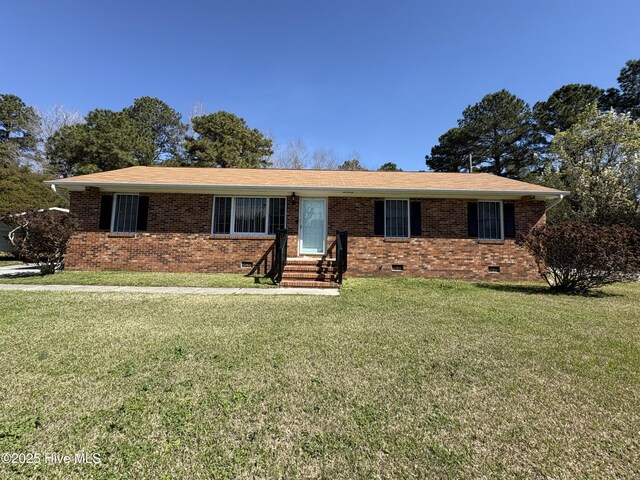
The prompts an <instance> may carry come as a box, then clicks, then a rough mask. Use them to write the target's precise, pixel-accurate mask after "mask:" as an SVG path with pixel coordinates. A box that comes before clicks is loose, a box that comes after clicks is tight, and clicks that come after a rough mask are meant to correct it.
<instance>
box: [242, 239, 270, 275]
mask: <svg viewBox="0 0 640 480" xmlns="http://www.w3.org/2000/svg"><path fill="white" fill-rule="evenodd" d="M275 251H276V242H273V243H272V244H271V246H270V247H269V248H268V249H267V251H266V252H264V254H263V255H262V257H260V260H258V261H257V262H256V264H255V265H254V266H253V268H252V269H251V271H250V272H249V273H247V275H246V276H247V277H251V276H258V275H260V274H264V276H265V277H273V270H274V268H275V256H276V254H275ZM269 256H271V263H269Z"/></svg>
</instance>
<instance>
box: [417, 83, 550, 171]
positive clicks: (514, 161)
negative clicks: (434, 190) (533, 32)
mask: <svg viewBox="0 0 640 480" xmlns="http://www.w3.org/2000/svg"><path fill="white" fill-rule="evenodd" d="M438 141H439V143H438V145H436V146H434V147H433V148H432V149H431V155H427V156H426V163H427V165H428V166H429V168H430V169H431V170H434V171H439V172H456V171H465V170H468V163H469V154H471V155H472V156H473V168H474V170H475V171H481V172H491V173H494V174H496V175H503V176H508V177H512V178H521V177H522V176H524V175H526V174H527V173H528V172H529V171H531V170H532V169H535V168H538V167H539V165H538V156H537V155H536V153H538V152H540V151H541V149H542V145H543V142H544V139H543V137H542V135H541V134H540V133H539V132H538V130H537V129H536V126H535V122H534V119H533V115H532V112H531V108H530V107H529V105H528V104H527V103H526V102H525V101H524V100H522V99H520V98H518V97H516V96H515V95H513V94H511V93H509V92H508V91H507V90H500V91H499V92H496V93H491V94H489V95H486V96H485V97H483V98H482V100H481V101H480V102H478V103H476V104H475V105H470V106H468V107H467V108H466V109H465V110H464V111H463V112H462V118H461V119H460V120H458V126H457V127H456V128H453V129H451V130H449V131H447V132H445V133H444V134H443V135H442V136H441V137H440V138H439V139H438Z"/></svg>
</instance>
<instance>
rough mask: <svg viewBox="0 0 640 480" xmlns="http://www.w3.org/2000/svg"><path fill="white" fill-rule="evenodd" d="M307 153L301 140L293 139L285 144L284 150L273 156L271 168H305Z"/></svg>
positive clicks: (305, 146)
mask: <svg viewBox="0 0 640 480" xmlns="http://www.w3.org/2000/svg"><path fill="white" fill-rule="evenodd" d="M308 159H309V151H308V149H307V145H306V144H305V143H304V141H303V140H302V139H301V138H299V137H298V138H295V139H293V140H291V141H290V142H289V143H287V146H286V147H285V148H284V150H283V151H282V152H280V153H278V154H276V155H275V158H274V160H273V166H274V167H275V168H287V169H294V170H301V169H303V168H306V167H307V163H308Z"/></svg>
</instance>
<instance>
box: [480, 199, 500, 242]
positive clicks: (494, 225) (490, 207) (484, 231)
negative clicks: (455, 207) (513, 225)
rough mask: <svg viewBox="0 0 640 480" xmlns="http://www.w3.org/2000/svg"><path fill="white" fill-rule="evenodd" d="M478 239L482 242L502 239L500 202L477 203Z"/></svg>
mask: <svg viewBox="0 0 640 480" xmlns="http://www.w3.org/2000/svg"><path fill="white" fill-rule="evenodd" d="M478 237H479V238H481V239H483V240H500V239H502V221H501V218H500V202H478Z"/></svg>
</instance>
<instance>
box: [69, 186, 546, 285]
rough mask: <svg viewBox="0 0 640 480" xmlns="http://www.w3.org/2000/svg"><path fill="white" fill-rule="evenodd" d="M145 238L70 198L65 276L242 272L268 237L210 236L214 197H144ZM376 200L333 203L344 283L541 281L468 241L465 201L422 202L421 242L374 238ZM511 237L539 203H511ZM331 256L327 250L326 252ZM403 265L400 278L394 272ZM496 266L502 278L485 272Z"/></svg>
mask: <svg viewBox="0 0 640 480" xmlns="http://www.w3.org/2000/svg"><path fill="white" fill-rule="evenodd" d="M149 197H150V200H149V217H148V229H147V231H146V232H139V233H137V234H134V235H122V234H111V233H109V232H106V231H100V230H99V229H98V225H99V213H100V192H99V191H98V190H96V189H88V190H86V191H84V192H71V212H72V213H73V214H75V215H76V217H77V218H78V220H79V231H78V232H77V233H75V234H74V235H73V237H72V239H71V241H70V244H69V250H68V254H67V260H66V268H68V269H70V270H134V271H161V272H239V273H246V272H248V271H249V268H242V262H250V263H256V262H257V261H258V260H259V259H260V258H261V257H262V255H263V254H264V253H265V251H266V250H267V249H268V248H269V247H270V246H271V245H272V243H273V241H274V239H273V237H271V236H253V237H248V236H223V235H216V236H212V235H210V233H209V232H210V229H211V212H212V204H213V201H212V198H213V197H212V196H211V195H195V194H164V193H162V194H160V193H151V194H149ZM375 200H376V199H374V198H351V197H331V198H329V201H328V231H329V239H328V245H329V246H331V245H332V242H333V241H334V237H333V235H332V233H335V231H336V230H346V231H347V232H348V233H349V270H348V272H347V276H374V275H394V276H420V277H437V278H461V279H470V280H530V281H535V280H538V279H539V277H538V274H537V270H536V267H535V264H534V262H533V259H532V258H531V256H530V255H529V254H528V253H527V252H526V251H525V250H524V249H523V248H521V247H519V246H517V245H516V244H515V241H514V240H513V239H506V240H505V241H504V242H482V241H478V240H477V239H473V238H467V210H466V209H467V206H466V203H467V200H465V199H421V200H420V201H421V202H422V206H421V215H422V235H421V236H420V237H415V238H411V239H406V240H404V239H403V240H396V239H393V240H392V239H385V238H384V237H381V236H374V234H373V217H374V201H375ZM514 203H515V212H516V230H517V232H526V231H528V230H529V229H530V228H531V227H533V226H534V225H535V224H537V223H539V222H544V208H545V205H544V202H541V201H534V200H528V199H523V200H518V201H515V202H514ZM299 204H300V200H299V199H298V200H296V201H295V202H292V201H291V200H290V199H289V200H288V202H287V227H288V229H289V232H290V235H289V250H288V255H289V256H290V257H295V256H297V255H298V235H297V232H298V214H299V210H298V208H299ZM329 255H331V251H330V252H329ZM392 265H402V266H403V270H402V271H392ZM489 267H499V269H500V272H499V273H496V272H490V271H489Z"/></svg>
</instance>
